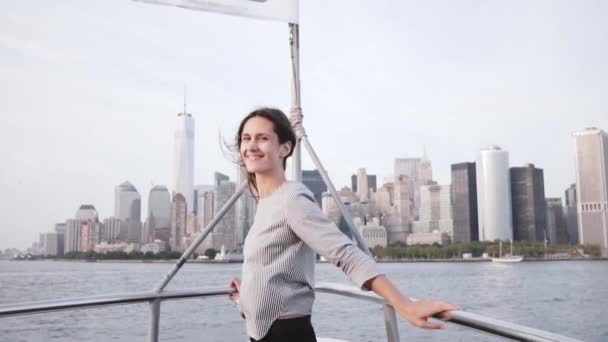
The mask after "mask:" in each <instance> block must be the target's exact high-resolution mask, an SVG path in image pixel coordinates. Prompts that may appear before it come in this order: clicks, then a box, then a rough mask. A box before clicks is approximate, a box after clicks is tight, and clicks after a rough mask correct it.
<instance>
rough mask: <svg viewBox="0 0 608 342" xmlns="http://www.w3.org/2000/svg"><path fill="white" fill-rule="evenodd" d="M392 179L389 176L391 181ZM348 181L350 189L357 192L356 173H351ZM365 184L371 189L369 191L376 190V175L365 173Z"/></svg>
mask: <svg viewBox="0 0 608 342" xmlns="http://www.w3.org/2000/svg"><path fill="white" fill-rule="evenodd" d="M392 181H393V179H392V178H391V182H392ZM350 182H351V189H352V191H353V192H355V193H356V192H357V190H359V188H358V187H357V175H352V176H351V177H350ZM367 186H368V188H369V189H371V191H373V192H377V191H378V177H377V176H376V175H367Z"/></svg>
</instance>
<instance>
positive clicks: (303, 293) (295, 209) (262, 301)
mask: <svg viewBox="0 0 608 342" xmlns="http://www.w3.org/2000/svg"><path fill="white" fill-rule="evenodd" d="M315 252H317V253H318V254H320V255H322V256H324V257H325V258H326V259H327V260H329V261H330V262H332V263H333V264H335V265H336V266H338V267H340V268H341V269H342V271H343V272H344V273H345V274H346V276H347V277H348V278H349V279H350V280H351V281H353V282H354V283H355V284H357V285H358V286H360V287H361V288H363V285H364V283H365V282H366V281H368V280H369V279H372V278H374V277H376V276H378V275H380V273H379V272H378V270H377V268H376V262H375V261H374V259H373V258H372V257H370V256H369V255H368V254H366V253H365V252H363V251H362V250H361V249H359V248H358V247H357V246H356V245H355V244H354V243H353V241H351V240H350V239H349V238H348V237H347V236H346V235H344V234H343V233H342V232H341V231H340V230H339V229H338V227H337V226H336V225H335V224H334V223H333V222H332V221H330V220H329V219H328V218H327V216H325V215H324V214H323V213H322V212H321V210H320V208H319V206H318V205H317V204H316V202H315V200H314V197H313V194H312V193H311V192H310V190H308V188H307V187H306V186H305V185H303V184H302V183H298V182H285V183H283V184H282V185H281V186H279V188H278V189H277V190H275V191H274V192H273V193H271V194H270V195H269V196H267V197H265V198H261V199H260V200H259V202H258V207H257V211H256V215H255V220H254V223H253V225H252V226H251V229H250V230H249V233H248V234H247V238H246V239H245V244H244V247H243V256H244V262H243V269H242V277H241V288H240V305H241V311H242V313H243V314H244V316H245V322H246V328H247V334H248V335H249V336H250V337H252V338H254V339H256V340H259V339H261V338H263V337H264V336H265V335H266V334H267V333H268V330H269V329H270V326H271V325H272V323H273V322H274V321H275V320H276V319H278V318H279V317H285V316H292V315H310V314H311V313H312V305H313V302H314V299H315V293H314V267H315Z"/></svg>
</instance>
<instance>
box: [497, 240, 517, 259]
mask: <svg viewBox="0 0 608 342" xmlns="http://www.w3.org/2000/svg"><path fill="white" fill-rule="evenodd" d="M491 259H492V262H502V263H509V262H520V261H522V260H524V257H523V256H522V255H513V240H511V253H509V254H508V255H505V256H503V255H502V241H500V244H499V257H498V258H491Z"/></svg>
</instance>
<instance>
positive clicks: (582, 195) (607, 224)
mask: <svg viewBox="0 0 608 342" xmlns="http://www.w3.org/2000/svg"><path fill="white" fill-rule="evenodd" d="M573 136H574V140H575V145H576V200H577V202H576V205H577V209H578V210H577V212H578V233H579V234H578V235H579V236H578V237H579V241H580V243H582V244H596V245H599V246H600V247H601V249H602V255H603V256H608V134H606V132H604V131H602V130H600V129H597V128H588V129H585V130H584V131H580V132H575V133H574V134H573Z"/></svg>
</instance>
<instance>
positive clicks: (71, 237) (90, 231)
mask: <svg viewBox="0 0 608 342" xmlns="http://www.w3.org/2000/svg"><path fill="white" fill-rule="evenodd" d="M97 225H99V215H98V214H97V210H96V209H95V207H94V206H92V205H90V204H83V205H81V206H80V207H79V208H78V210H77V211H76V215H75V218H74V219H68V220H66V230H65V244H64V247H65V253H69V252H86V251H88V250H92V246H93V245H94V244H95V243H97V239H96V238H95V236H94V233H95V227H96V226H97Z"/></svg>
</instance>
